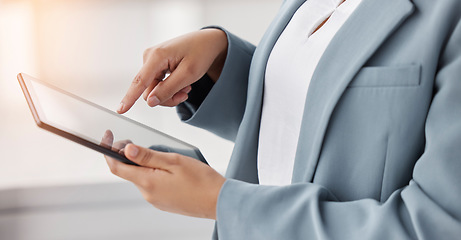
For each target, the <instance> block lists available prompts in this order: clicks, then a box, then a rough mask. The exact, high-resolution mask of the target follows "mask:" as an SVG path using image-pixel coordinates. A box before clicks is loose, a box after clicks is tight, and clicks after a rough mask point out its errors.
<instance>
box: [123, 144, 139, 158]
mask: <svg viewBox="0 0 461 240" xmlns="http://www.w3.org/2000/svg"><path fill="white" fill-rule="evenodd" d="M126 150H127V149H126V148H125V153H126V154H128V155H129V156H130V157H136V156H138V152H139V149H138V148H137V147H136V146H134V145H130V147H129V148H128V150H129V151H126Z"/></svg>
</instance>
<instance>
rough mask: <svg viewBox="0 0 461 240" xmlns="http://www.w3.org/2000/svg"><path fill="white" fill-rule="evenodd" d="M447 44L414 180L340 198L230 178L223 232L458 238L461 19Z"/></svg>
mask: <svg viewBox="0 0 461 240" xmlns="http://www.w3.org/2000/svg"><path fill="white" fill-rule="evenodd" d="M445 46H446V47H445V50H444V51H443V52H442V55H441V56H440V60H439V66H438V71H437V74H436V76H435V92H434V96H433V100H432V103H431V106H430V110H429V113H428V115H427V119H426V125H425V131H426V148H425V151H424V154H423V155H422V156H421V157H420V159H419V160H418V161H417V163H416V164H415V167H414V170H413V178H412V180H411V181H410V183H409V184H408V185H407V186H405V187H403V188H401V189H398V190H396V191H395V192H393V194H392V195H391V196H390V197H389V198H388V199H387V200H386V201H385V202H379V201H376V200H373V199H361V200H357V201H349V202H340V201H337V200H336V199H335V196H334V195H333V194H332V193H331V192H329V191H328V189H325V188H324V187H322V186H319V185H317V184H314V183H301V184H293V185H290V186H283V187H277V186H260V185H255V184H249V183H245V182H241V181H237V180H232V179H229V180H227V181H226V182H225V184H224V185H223V187H222V189H221V192H220V195H219V198H218V205H217V232H218V235H219V239H221V240H226V239H290V240H296V239H459V238H460V236H461V204H460V203H461V24H460V22H458V23H457V26H456V27H454V30H453V31H452V35H451V36H450V37H449V38H448V42H447V44H446V45H445Z"/></svg>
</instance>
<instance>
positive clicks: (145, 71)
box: [117, 57, 168, 114]
mask: <svg viewBox="0 0 461 240" xmlns="http://www.w3.org/2000/svg"><path fill="white" fill-rule="evenodd" d="M163 65H164V64H160V61H159V59H157V58H156V57H151V58H150V59H149V61H147V62H146V63H145V64H144V65H143V66H142V68H141V70H140V71H139V73H138V74H137V75H136V77H135V78H134V79H133V81H132V82H131V85H130V88H129V89H128V91H127V93H126V94H125V97H124V98H123V99H122V101H121V102H120V106H119V107H118V109H117V112H118V113H120V114H122V113H125V112H126V111H128V110H129V109H130V108H131V107H132V106H133V105H134V103H135V102H136V100H138V98H139V97H140V96H141V94H142V93H143V92H144V90H146V88H148V87H149V86H150V85H151V84H153V85H154V86H156V85H157V84H158V83H159V82H160V79H158V78H159V77H161V76H162V75H163V72H164V70H165V69H164V68H165V66H163ZM166 68H168V64H167V65H166Z"/></svg>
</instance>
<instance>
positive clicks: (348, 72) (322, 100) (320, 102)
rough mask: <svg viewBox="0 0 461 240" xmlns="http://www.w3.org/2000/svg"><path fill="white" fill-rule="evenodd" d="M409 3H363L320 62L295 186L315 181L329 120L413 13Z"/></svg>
mask: <svg viewBox="0 0 461 240" xmlns="http://www.w3.org/2000/svg"><path fill="white" fill-rule="evenodd" d="M413 9H414V6H413V4H412V3H411V2H410V1H409V0H386V1H375V0H363V1H362V3H361V4H360V5H359V6H358V7H357V9H356V10H355V12H354V13H353V14H352V15H351V16H350V17H349V19H348V20H347V21H346V23H345V24H344V25H343V27H342V28H341V29H340V30H339V31H338V32H337V34H336V35H335V37H334V38H333V40H332V41H331V43H330V45H329V46H328V48H327V49H326V51H325V53H324V55H323V56H322V59H321V60H320V62H319V64H318V66H317V68H316V70H315V73H314V76H313V78H312V80H311V83H310V86H309V90H308V93H307V97H306V104H305V108H304V116H303V122H302V125H301V133H300V136H299V141H298V148H297V152H296V159H295V165H294V170H293V179H292V182H293V183H296V182H306V181H312V180H313V177H314V173H315V169H316V167H317V163H318V160H319V157H320V152H321V148H322V143H323V139H324V136H325V131H326V129H327V126H328V122H329V120H330V116H331V114H332V112H333V110H334V107H335V106H336V104H337V102H338V101H339V99H340V97H341V95H342V94H343V92H344V91H345V89H346V87H347V85H348V84H349V82H350V81H351V80H352V78H353V77H354V76H355V74H356V73H357V72H358V71H359V70H360V68H361V67H362V66H363V65H364V64H365V62H366V61H367V60H368V59H369V58H370V57H371V55H372V54H373V53H374V52H375V51H376V50H377V48H378V47H379V46H380V45H381V44H382V43H383V42H384V40H385V39H386V38H387V37H388V36H389V35H390V34H391V33H392V32H393V31H394V30H395V29H396V28H397V27H398V26H399V25H400V24H401V23H402V22H403V21H404V20H405V19H406V18H407V17H408V16H409V15H410V14H411V13H412V12H413Z"/></svg>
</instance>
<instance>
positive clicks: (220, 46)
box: [202, 28, 228, 83]
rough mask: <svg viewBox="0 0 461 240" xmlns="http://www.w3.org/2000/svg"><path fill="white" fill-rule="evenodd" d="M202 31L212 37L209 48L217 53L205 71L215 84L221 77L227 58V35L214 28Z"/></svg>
mask: <svg viewBox="0 0 461 240" xmlns="http://www.w3.org/2000/svg"><path fill="white" fill-rule="evenodd" d="M202 31H208V33H209V34H211V35H212V39H211V40H212V42H213V44H212V45H211V46H210V47H212V48H213V49H216V50H217V51H218V52H217V55H216V58H215V59H214V61H213V63H212V64H211V66H210V68H209V69H208V71H207V75H208V76H209V77H210V78H211V80H213V82H215V83H216V81H218V79H219V76H220V75H221V72H222V69H223V67H224V63H225V61H226V57H227V48H228V40H227V35H226V33H225V32H224V31H222V30H220V29H216V28H208V29H203V30H202Z"/></svg>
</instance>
